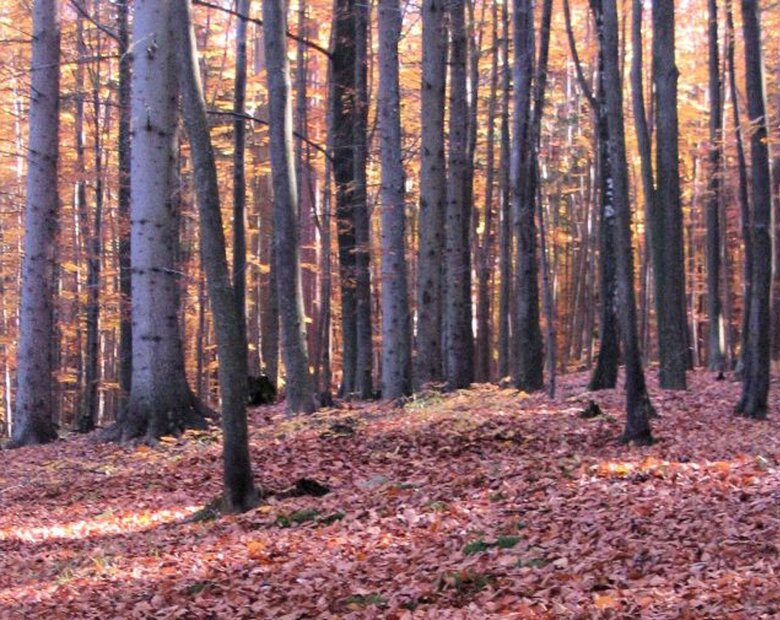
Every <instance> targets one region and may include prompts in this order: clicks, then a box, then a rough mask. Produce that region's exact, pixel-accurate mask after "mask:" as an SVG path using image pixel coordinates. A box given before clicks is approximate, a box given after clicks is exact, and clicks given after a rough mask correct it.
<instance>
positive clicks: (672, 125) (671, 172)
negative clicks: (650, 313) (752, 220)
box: [652, 0, 691, 390]
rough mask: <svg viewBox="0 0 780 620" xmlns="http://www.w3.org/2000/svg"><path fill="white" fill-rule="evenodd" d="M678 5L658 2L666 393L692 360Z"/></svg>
mask: <svg viewBox="0 0 780 620" xmlns="http://www.w3.org/2000/svg"><path fill="white" fill-rule="evenodd" d="M674 17H675V16H674V0H656V1H655V2H653V85H654V87H655V101H656V106H655V109H656V131H655V137H656V150H655V156H656V171H657V179H656V183H657V190H656V191H657V202H656V203H655V205H654V219H655V220H656V221H657V224H656V226H654V229H653V231H652V239H653V244H654V248H655V269H654V270H653V271H654V274H655V283H656V296H655V298H656V311H657V315H658V320H657V325H658V343H659V351H660V357H661V368H660V384H661V387H662V388H666V389H676V390H684V389H685V387H686V379H685V371H686V370H687V369H688V367H689V365H690V360H691V353H690V349H689V346H688V345H689V341H690V337H689V334H688V329H687V326H686V318H685V256H684V254H685V253H684V250H683V229H682V226H683V222H682V205H681V198H680V164H679V145H678V142H679V125H678V119H677V78H678V75H679V74H678V71H677V67H676V65H675V52H674V49H675V48H674V32H675V26H674V24H675V19H674Z"/></svg>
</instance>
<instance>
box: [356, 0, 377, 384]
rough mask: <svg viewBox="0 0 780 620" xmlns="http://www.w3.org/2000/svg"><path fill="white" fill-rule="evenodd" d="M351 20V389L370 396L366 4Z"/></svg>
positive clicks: (358, 5) (371, 335)
mask: <svg viewBox="0 0 780 620" xmlns="http://www.w3.org/2000/svg"><path fill="white" fill-rule="evenodd" d="M354 21H355V113H354V116H353V130H352V133H353V140H354V145H355V150H354V166H355V169H354V179H355V181H354V183H355V185H354V191H353V193H352V215H353V217H354V221H355V270H356V274H355V312H356V314H357V316H356V321H355V323H356V324H355V330H356V332H357V334H356V343H355V344H356V352H355V355H356V360H355V391H356V392H357V393H358V394H359V395H360V397H361V398H371V397H372V396H373V393H374V386H373V342H372V340H373V330H372V325H371V268H370V258H371V246H370V230H371V221H370V218H369V213H368V181H367V177H366V166H367V165H368V107H369V103H368V101H369V98H368V90H369V88H368V54H369V46H368V30H369V25H370V3H368V2H364V1H362V0H361V1H358V2H356V3H355V8H354Z"/></svg>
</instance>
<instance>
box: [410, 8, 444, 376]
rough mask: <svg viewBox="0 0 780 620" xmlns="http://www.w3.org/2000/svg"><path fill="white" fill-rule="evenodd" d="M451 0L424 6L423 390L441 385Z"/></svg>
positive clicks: (418, 371)
mask: <svg viewBox="0 0 780 620" xmlns="http://www.w3.org/2000/svg"><path fill="white" fill-rule="evenodd" d="M445 10H446V6H445V2H444V1H443V0H425V1H424V3H423V7H422V20H423V25H422V29H423V33H422V37H423V42H422V46H423V50H422V53H423V59H422V87H421V89H420V105H421V112H420V117H421V118H420V120H421V125H422V144H421V148H420V212H419V216H418V226H419V229H418V232H419V239H418V250H417V358H416V365H415V380H416V381H417V384H418V385H419V386H422V385H424V384H426V383H429V382H436V381H441V380H442V378H443V376H444V375H443V372H442V371H443V364H442V342H441V335H442V313H443V300H442V298H443V294H444V289H443V282H442V275H443V270H442V263H443V258H444V242H445V240H444V214H445V211H446V208H447V182H446V162H445V155H444V109H445V84H446V75H447V64H446V63H447V26H446V22H445Z"/></svg>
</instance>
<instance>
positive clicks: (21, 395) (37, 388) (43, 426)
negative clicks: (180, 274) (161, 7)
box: [11, 0, 60, 447]
mask: <svg viewBox="0 0 780 620" xmlns="http://www.w3.org/2000/svg"><path fill="white" fill-rule="evenodd" d="M58 8H59V7H58V2H57V0H36V1H35V3H34V5H33V41H32V65H31V66H32V82H31V89H30V92H31V94H30V112H29V117H30V133H29V148H28V157H27V193H26V201H25V203H26V204H25V229H24V230H25V233H24V258H23V266H22V283H23V286H22V295H21V306H20V311H19V321H20V324H19V348H18V350H17V386H18V387H17V392H16V406H15V409H14V414H13V426H12V434H11V445H12V446H13V447H18V446H25V445H33V444H41V443H46V442H49V441H53V440H54V439H56V437H57V430H56V426H55V421H54V403H53V399H52V389H53V379H54V378H53V372H54V368H53V367H52V362H53V348H52V343H53V340H52V332H53V323H54V310H53V299H54V274H53V270H54V248H55V242H56V239H55V237H56V231H57V219H58V217H59V203H58V200H59V199H58V194H57V160H58V154H59V151H58V144H59V140H58V134H59V101H60V99H59V85H60V24H59V14H58Z"/></svg>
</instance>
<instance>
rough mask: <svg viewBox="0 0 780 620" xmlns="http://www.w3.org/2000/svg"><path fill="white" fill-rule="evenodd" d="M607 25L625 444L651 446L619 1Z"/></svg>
mask: <svg viewBox="0 0 780 620" xmlns="http://www.w3.org/2000/svg"><path fill="white" fill-rule="evenodd" d="M601 4H602V10H603V15H602V19H600V20H599V19H598V18H597V24H596V26H597V29H598V33H599V45H600V47H601V50H602V54H603V58H604V94H605V98H606V105H607V123H608V127H609V150H610V162H611V165H610V170H611V174H612V178H611V180H612V182H611V183H609V184H608V187H611V188H612V191H613V192H614V195H613V199H612V202H613V204H614V205H615V211H616V218H617V219H616V237H615V238H616V242H617V243H616V247H615V250H616V255H617V287H618V288H617V295H618V303H619V317H620V327H621V333H622V339H623V356H624V360H625V366H626V426H625V429H624V431H623V436H622V440H623V441H624V442H632V441H633V442H636V443H639V444H646V443H651V442H652V441H653V437H652V434H651V430H650V420H649V418H650V416H651V414H652V412H653V409H652V405H651V404H650V399H649V397H648V394H647V388H646V386H645V375H644V370H643V369H642V359H641V354H640V351H639V340H638V338H637V328H636V300H635V295H634V259H633V249H632V245H631V206H630V197H629V190H628V164H627V161H626V143H625V132H624V127H623V89H622V81H621V79H620V67H619V59H618V15H617V6H616V4H615V0H602V3H601Z"/></svg>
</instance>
